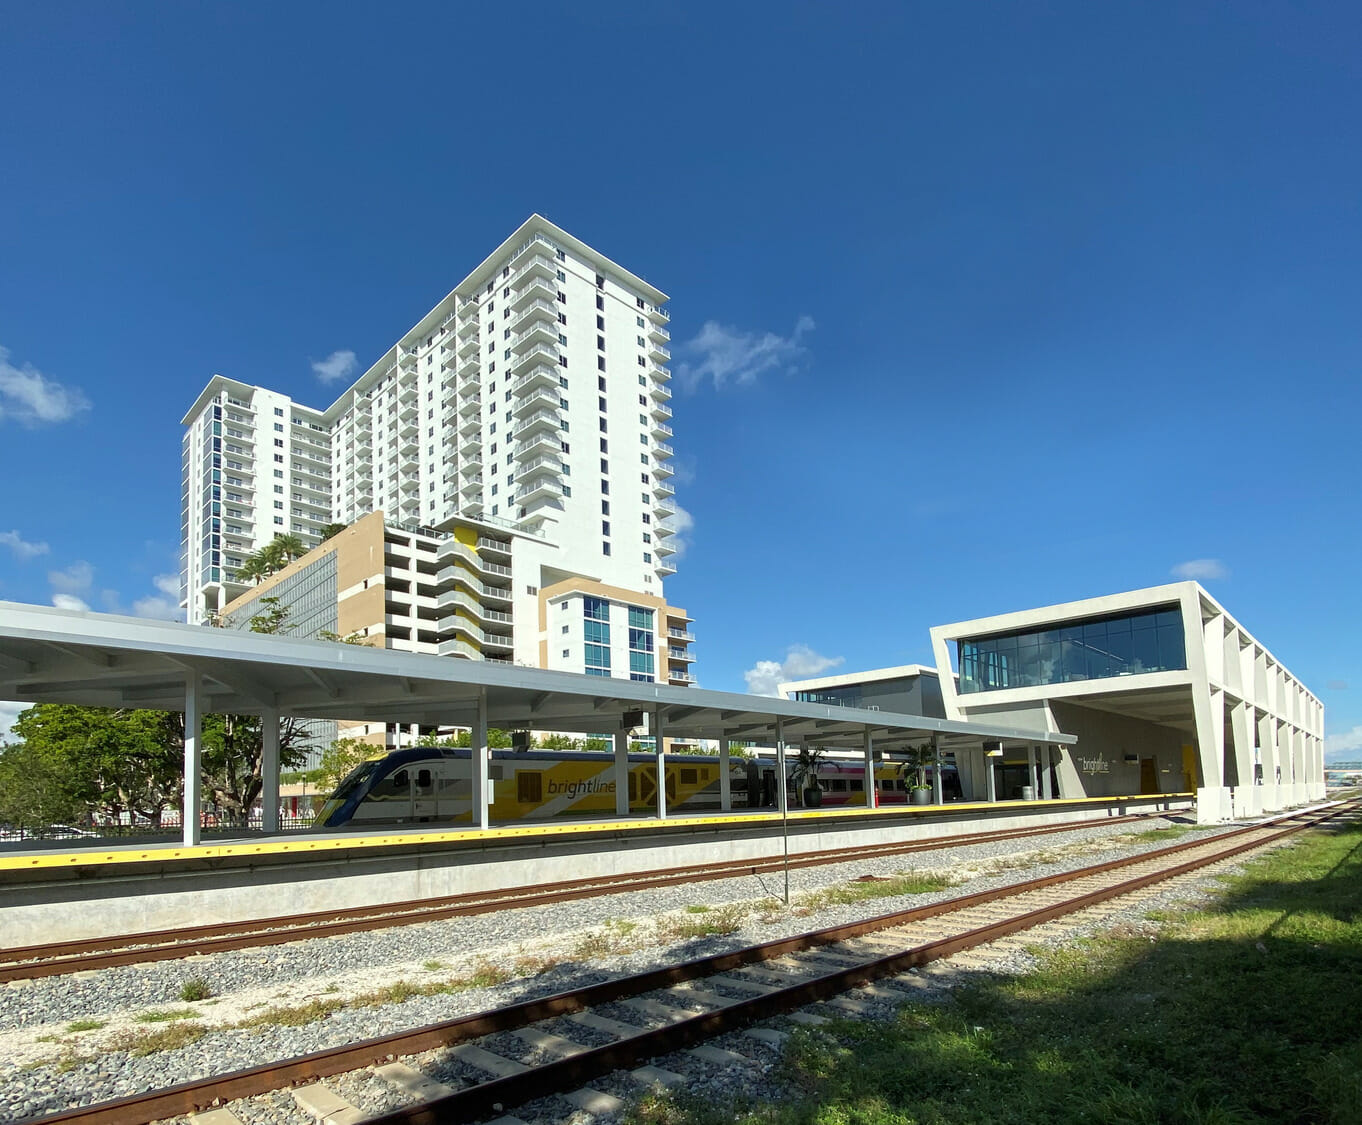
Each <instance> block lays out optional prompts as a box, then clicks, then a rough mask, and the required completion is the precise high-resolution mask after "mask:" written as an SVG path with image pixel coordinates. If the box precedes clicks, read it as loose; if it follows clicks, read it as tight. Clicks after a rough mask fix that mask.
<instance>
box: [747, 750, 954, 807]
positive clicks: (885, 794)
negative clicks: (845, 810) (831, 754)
mask: <svg viewBox="0 0 1362 1125" xmlns="http://www.w3.org/2000/svg"><path fill="white" fill-rule="evenodd" d="M789 767H790V763H789V761H787V762H786V768H787V769H788V768H789ZM927 784H928V785H931V784H933V770H932V767H930V766H929V767H928V768H927ZM818 785H819V789H820V790H821V792H820V795H819V800H818V804H819V807H820V808H827V807H836V806H838V805H853V806H859V807H864V805H865V764H864V763H863V762H862V761H860V760H859V759H851V758H824V759H823V761H822V762H820V763H819V766H818ZM743 788H744V791H745V793H746V794H750V797H749V798H748V800H747V802H746V803H747V805H748V807H749V808H775V807H776V803H777V799H776V765H775V762H774V761H773V760H772V759H770V758H753V759H750V760H749V761H748V762H747V779H746V785H745V786H744V787H743ZM875 788H876V794H875V803H876V804H877V805H902V804H906V803H907V802H908V779H907V778H905V777H903V776H901V775H900V774H899V772H898V766H897V764H895V763H894V762H892V761H891V762H881V763H879V764H878V765H877V766H876V767H875ZM789 794H790V805H791V807H798V806H799V804H800V802H801V801H802V799H803V798H802V795H801V794H800V793H798V792H797V791H796V789H795V787H794V785H793V784H791V785H790V788H789ZM941 794H942V796H943V797H944V798H945V799H946V800H947V801H959V800H962V799H963V797H964V791H963V789H962V787H961V785H960V774H959V773H958V772H957V770H956V768H955V764H954V763H953V762H943V763H942V766H941Z"/></svg>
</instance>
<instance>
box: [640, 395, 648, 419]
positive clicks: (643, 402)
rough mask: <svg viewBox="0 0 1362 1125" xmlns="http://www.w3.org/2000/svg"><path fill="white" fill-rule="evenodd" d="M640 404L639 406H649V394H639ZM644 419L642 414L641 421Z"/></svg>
mask: <svg viewBox="0 0 1362 1125" xmlns="http://www.w3.org/2000/svg"><path fill="white" fill-rule="evenodd" d="M638 404H639V406H647V405H648V396H647V395H639V396H638ZM642 420H643V419H642V416H640V418H639V421H642Z"/></svg>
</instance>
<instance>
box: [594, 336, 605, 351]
mask: <svg viewBox="0 0 1362 1125" xmlns="http://www.w3.org/2000/svg"><path fill="white" fill-rule="evenodd" d="M596 350H597V351H598V352H603V351H605V337H604V336H597V337H596Z"/></svg>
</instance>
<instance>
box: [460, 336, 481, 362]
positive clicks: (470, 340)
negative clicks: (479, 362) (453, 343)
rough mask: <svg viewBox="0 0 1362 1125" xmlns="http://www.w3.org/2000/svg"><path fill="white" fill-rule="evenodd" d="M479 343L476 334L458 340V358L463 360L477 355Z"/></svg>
mask: <svg viewBox="0 0 1362 1125" xmlns="http://www.w3.org/2000/svg"><path fill="white" fill-rule="evenodd" d="M481 343H482V341H481V340H480V339H479V338H478V336H477V334H476V333H474V334H473V335H471V336H467V337H465V338H464V339H462V340H460V341H459V348H458V355H459V358H460V359H465V358H467V357H468V356H470V355H477V354H478V347H479V346H480V345H481Z"/></svg>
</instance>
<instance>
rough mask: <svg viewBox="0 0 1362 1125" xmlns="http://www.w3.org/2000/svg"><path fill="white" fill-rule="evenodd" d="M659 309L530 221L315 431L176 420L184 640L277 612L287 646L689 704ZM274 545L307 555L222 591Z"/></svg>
mask: <svg viewBox="0 0 1362 1125" xmlns="http://www.w3.org/2000/svg"><path fill="white" fill-rule="evenodd" d="M666 300H667V297H666V294H664V293H663V292H662V291H661V290H659V289H657V288H655V287H654V286H652V285H651V284H649V283H648V282H646V281H644V280H643V279H642V278H640V277H637V276H636V275H634V274H632V273H630V272H629V271H628V270H626V269H624V268H623V267H621V266H618V265H616V264H615V263H614V262H612V261H610V260H609V259H608V258H606V257H604V256H603V255H601V254H599V253H597V252H596V251H595V250H593V249H591V247H589V246H587V245H586V244H585V243H583V242H581V241H580V240H578V239H576V238H574V237H573V236H572V235H570V234H568V233H567V232H566V231H564V230H561V229H560V228H558V227H556V226H554V225H553V224H552V223H550V222H548V221H547V220H546V219H543V218H541V217H540V216H538V215H535V216H532V217H531V218H530V219H529V220H527V221H526V222H525V223H524V224H523V225H522V226H521V227H520V228H519V229H518V230H517V231H516V232H515V233H514V234H513V235H512V236H511V237H510V238H508V239H507V240H506V241H505V242H504V243H502V245H501V246H500V247H498V248H497V249H496V250H495V251H493V253H492V254H491V255H490V256H489V257H488V258H487V259H486V260H485V261H483V262H482V263H481V264H480V265H479V266H478V267H477V268H476V269H475V270H474V271H473V272H472V273H470V274H469V275H468V276H467V277H466V278H465V279H464V280H463V281H462V282H460V283H459V284H458V285H457V286H456V287H455V289H454V290H453V292H451V293H450V294H449V295H448V296H447V297H445V298H444V299H443V300H442V301H440V303H439V304H437V305H436V306H435V307H434V308H433V309H431V310H430V312H428V313H427V314H426V315H425V316H424V317H422V318H421V319H420V321H419V322H418V323H417V324H416V325H415V326H414V327H413V328H412V329H411V330H410V331H408V332H407V333H405V334H404V335H403V337H402V338H401V339H400V340H399V341H398V342H397V343H396V344H394V345H393V347H392V348H391V349H389V351H388V352H387V354H386V355H384V356H383V358H382V359H380V360H379V361H378V362H377V363H375V364H374V365H373V366H372V367H371V368H370V369H369V370H368V371H366V372H365V373H364V374H363V375H361V376H360V377H359V379H358V380H356V382H355V383H354V384H353V385H352V386H351V387H349V388H348V389H347V390H346V391H345V392H344V393H343V394H342V395H341V396H340V397H339V398H337V399H336V401H335V402H333V403H332V404H331V405H330V406H328V407H326V408H325V409H323V410H317V409H313V408H311V407H306V406H303V405H301V404H299V403H296V402H293V401H292V400H291V399H290V398H288V397H287V396H285V395H282V394H280V393H278V392H276V391H272V390H268V389H267V388H264V387H260V386H254V385H251V384H248V383H243V382H239V381H237V380H233V379H226V378H223V377H222V376H220V375H215V376H214V377H213V378H212V379H211V380H210V381H209V383H208V385H207V386H206V387H205V388H204V390H203V392H202V394H200V395H199V397H198V399H197V400H196V401H195V403H194V405H193V406H192V407H191V408H190V410H189V413H188V414H187V415H186V416H185V418H184V425H185V427H186V430H185V435H184V448H183V481H182V493H183V500H182V512H181V534H182V540H183V542H182V551H181V598H182V604H183V605H184V606H185V608H186V611H187V614H188V618H189V620H190V621H191V622H197V621H204V620H207V619H209V618H211V617H212V616H214V615H218V614H227V615H229V616H234V617H237V618H239V617H240V616H241V615H242V614H246V615H247V616H249V614H250V613H252V612H255V610H253V609H251V607H250V603H251V602H253V601H254V600H255V599H258V598H259V597H261V596H278V597H280V598H281V599H283V600H284V601H285V602H287V603H288V604H289V605H290V608H291V611H292V614H293V618H292V620H293V622H294V623H295V627H296V628H297V629H298V630H299V631H301V632H303V633H304V634H306V633H308V632H309V631H312V630H313V629H314V628H315V629H328V630H330V631H334V632H337V633H340V634H347V633H352V632H358V633H360V634H361V635H363V636H365V637H367V638H369V639H370V640H371V641H373V642H375V643H378V641H380V640H381V643H382V644H383V645H384V646H385V647H393V648H403V649H407V650H410V651H417V652H432V653H441V654H444V655H448V656H454V657H461V658H465V659H471V660H493V661H504V662H515V663H519V664H526V665H530V666H535V667H543V668H554V669H558V670H562V671H573V672H581V673H586V674H588V675H599V676H616V677H621V678H625V679H633V680H644V681H649V682H660V683H669V684H673V685H687V684H691V683H693V682H694V677H693V675H692V671H691V669H692V666H693V662H694V659H695V657H694V653H693V651H692V649H691V641H692V636H691V619H690V618H689V616H687V615H686V614H685V613H684V611H682V610H680V609H678V608H676V607H674V606H669V605H668V604H667V602H666V597H665V594H664V592H663V581H664V579H665V578H666V577H667V576H669V575H671V574H673V573H675V570H676V567H675V565H674V562H673V559H674V556H675V555H676V546H675V538H674V536H675V533H676V531H677V527H676V525H675V521H674V518H673V517H674V515H675V513H676V506H675V502H674V500H673V496H674V490H673V488H672V485H671V483H670V478H671V477H672V475H673V472H672V468H671V458H672V448H671V446H670V445H669V444H668V441H669V439H670V438H671V433H672V431H671V427H670V425H669V419H670V417H671V413H672V412H671V408H670V406H669V405H668V400H669V399H670V398H671V390H670V387H669V384H670V380H671V373H670V371H669V370H668V368H667V367H666V363H667V361H668V359H669V355H670V353H669V352H668V349H667V346H666V344H667V340H668V331H667V322H668V314H667V313H666V312H665V311H664V310H663V309H662V307H661V306H662V304H663V303H664V302H665V301H666ZM331 523H341V524H347V525H349V528H348V530H347V531H345V532H343V533H341V535H339V536H337V537H336V538H335V539H333V540H329V541H328V542H327V543H326V544H322V545H321V546H320V547H318V544H319V542H320V538H321V533H322V531H323V529H324V528H325V527H326V525H328V524H331ZM279 533H285V534H292V535H296V536H298V537H299V538H300V539H301V540H302V542H303V544H304V546H305V547H308V548H312V550H311V552H310V553H309V554H308V555H307V556H305V557H304V558H302V559H299V560H297V561H296V562H295V563H293V564H292V565H291V566H290V567H289V568H288V569H287V570H285V571H283V572H281V573H279V574H277V575H275V576H274V577H273V578H271V579H270V580H268V581H267V582H264V583H261V584H259V585H257V586H252V585H251V584H249V583H248V582H245V581H242V580H241V579H240V578H239V577H238V575H237V570H238V569H239V568H240V566H241V565H242V563H243V561H244V560H245V559H246V558H247V556H249V555H250V554H251V553H253V552H254V551H256V550H258V549H259V548H260V547H262V546H264V545H266V544H267V543H269V542H270V541H271V540H272V539H273V538H274V536H275V535H276V534H279ZM323 620H326V621H329V622H333V623H334V624H331V625H322V624H320V622H322V621H323Z"/></svg>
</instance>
